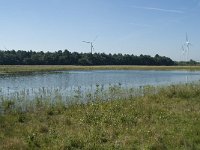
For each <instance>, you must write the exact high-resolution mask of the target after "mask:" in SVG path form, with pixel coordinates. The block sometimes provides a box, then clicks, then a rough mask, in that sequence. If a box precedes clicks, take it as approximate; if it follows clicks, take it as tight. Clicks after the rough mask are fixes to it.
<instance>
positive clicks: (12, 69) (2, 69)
mask: <svg viewBox="0 0 200 150" xmlns="http://www.w3.org/2000/svg"><path fill="white" fill-rule="evenodd" d="M64 70H200V66H70V65H69V66H67V65H66V66H65V65H49V66H48V65H41V66H40V65H27V66H26V65H21V66H20V65H19V66H18V65H0V74H8V73H24V72H47V71H64Z"/></svg>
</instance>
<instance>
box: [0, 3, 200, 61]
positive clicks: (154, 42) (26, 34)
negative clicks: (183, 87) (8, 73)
mask: <svg viewBox="0 0 200 150" xmlns="http://www.w3.org/2000/svg"><path fill="white" fill-rule="evenodd" d="M199 16H200V0H0V49H2V50H4V49H15V50H18V49H21V50H35V51H39V50H43V51H55V50H59V49H61V50H64V49H68V50H69V51H71V52H73V51H77V52H89V51H90V47H89V45H88V44H86V43H83V42H81V41H83V40H86V41H93V40H94V39H95V37H96V36H98V38H97V40H96V41H95V43H94V47H95V52H105V53H123V54H125V53H127V54H135V55H140V54H147V55H152V56H154V55H155V54H159V55H162V56H168V57H171V58H172V59H173V60H184V59H185V58H184V56H183V54H182V52H181V46H182V45H183V44H184V43H185V34H186V32H187V33H188V36H189V39H190V41H191V43H192V47H191V49H190V53H189V58H191V59H194V60H200V30H199V27H200V19H199Z"/></svg>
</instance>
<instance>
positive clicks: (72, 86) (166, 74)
mask: <svg viewBox="0 0 200 150" xmlns="http://www.w3.org/2000/svg"><path fill="white" fill-rule="evenodd" d="M198 80H200V72H199V71H196V72H190V71H142V70H94V71H60V72H51V73H33V74H27V75H26V74H25V75H19V74H18V75H0V95H6V94H7V95H8V94H9V95H10V94H12V93H16V92H18V93H20V92H21V91H34V92H35V91H39V90H41V88H42V89H47V90H48V89H49V90H55V89H59V91H61V92H63V93H67V94H70V91H74V90H76V89H80V88H81V89H82V91H92V90H94V89H95V88H96V85H101V86H104V87H108V86H109V85H116V84H120V85H121V86H122V87H128V88H129V87H139V86H144V85H170V84H177V83H186V82H193V81H198ZM32 93H33V92H32Z"/></svg>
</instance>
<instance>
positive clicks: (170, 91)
mask: <svg viewBox="0 0 200 150" xmlns="http://www.w3.org/2000/svg"><path fill="white" fill-rule="evenodd" d="M44 91H45V89H44ZM54 92H56V91H54ZM118 95H123V96H121V97H119V96H118ZM22 97H23V96H22ZM47 97H48V96H47ZM47 97H46V98H44V97H40V96H39V97H37V98H34V99H32V100H31V101H28V100H26V101H25V102H24V101H23V100H22V101H21V102H20V103H18V101H19V100H21V99H23V98H21V97H19V98H16V99H13V98H10V99H6V98H5V97H3V98H2V97H1V114H0V149H153V150H154V149H200V136H199V135H200V126H199V124H200V119H199V118H200V83H192V84H182V85H171V86H167V87H152V86H145V87H139V88H137V89H134V88H133V89H124V88H123V87H121V86H120V85H115V86H110V87H109V89H107V90H103V91H102V90H101V86H97V88H96V91H94V92H92V93H88V94H87V95H85V97H84V96H83V95H82V93H81V91H80V90H78V89H77V90H76V91H75V95H73V97H71V100H70V101H69V100H67V101H66V99H63V97H62V95H60V93H59V91H57V96H56V97H54V98H53V101H52V99H48V98H47ZM83 97H84V98H88V99H87V101H86V100H85V101H82V100H83ZM105 98H107V99H105Z"/></svg>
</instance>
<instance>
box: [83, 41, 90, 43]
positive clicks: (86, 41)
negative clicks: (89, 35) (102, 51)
mask: <svg viewBox="0 0 200 150" xmlns="http://www.w3.org/2000/svg"><path fill="white" fill-rule="evenodd" d="M82 42H84V43H91V42H87V41H82Z"/></svg>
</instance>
